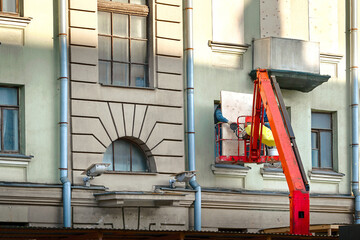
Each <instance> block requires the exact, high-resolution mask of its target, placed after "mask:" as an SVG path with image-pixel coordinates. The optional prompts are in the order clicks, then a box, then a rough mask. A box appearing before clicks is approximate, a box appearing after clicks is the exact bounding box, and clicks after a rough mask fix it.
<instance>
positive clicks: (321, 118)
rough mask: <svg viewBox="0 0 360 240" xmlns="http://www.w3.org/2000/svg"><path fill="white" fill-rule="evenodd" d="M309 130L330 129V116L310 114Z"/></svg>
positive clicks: (326, 114) (327, 114)
mask: <svg viewBox="0 0 360 240" xmlns="http://www.w3.org/2000/svg"><path fill="white" fill-rule="evenodd" d="M311 128H317V129H331V114H329V113H311Z"/></svg>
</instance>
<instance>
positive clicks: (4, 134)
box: [0, 87, 19, 153]
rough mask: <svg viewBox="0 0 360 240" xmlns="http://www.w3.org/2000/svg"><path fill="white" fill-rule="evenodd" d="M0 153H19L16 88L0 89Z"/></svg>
mask: <svg viewBox="0 0 360 240" xmlns="http://www.w3.org/2000/svg"><path fill="white" fill-rule="evenodd" d="M0 122H1V128H0V135H1V138H0V153H18V152H19V98H18V89H17V88H8V87H0Z"/></svg>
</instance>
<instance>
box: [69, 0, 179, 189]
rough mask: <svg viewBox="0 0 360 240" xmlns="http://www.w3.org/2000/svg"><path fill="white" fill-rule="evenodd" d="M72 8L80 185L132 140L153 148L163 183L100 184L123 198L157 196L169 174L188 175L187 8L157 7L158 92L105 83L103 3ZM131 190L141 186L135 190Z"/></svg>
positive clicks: (153, 15) (110, 179) (73, 3)
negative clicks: (124, 193) (115, 148)
mask: <svg viewBox="0 0 360 240" xmlns="http://www.w3.org/2000/svg"><path fill="white" fill-rule="evenodd" d="M69 3H70V5H69V15H70V29H69V32H70V69H71V133H72V134H71V136H72V137H71V149H72V155H71V159H72V167H73V182H74V183H75V184H82V177H81V176H80V173H81V172H82V171H83V170H84V169H86V168H87V167H88V166H90V165H91V164H92V163H97V162H102V158H103V153H104V152H105V150H106V148H107V147H108V146H109V145H110V144H111V143H112V142H113V141H115V140H117V139H118V138H121V137H125V136H126V137H134V138H137V139H139V140H141V142H143V144H145V145H146V148H148V149H149V151H147V152H146V154H147V156H148V157H149V158H153V159H154V161H155V164H156V168H157V173H158V176H153V175H149V176H146V175H142V176H141V177H140V178H139V176H131V175H123V174H119V173H118V174H111V175H105V176H102V177H101V178H98V179H96V180H95V181H94V183H95V184H101V185H105V186H107V187H110V189H116V190H125V189H132V190H136V189H137V190H151V189H152V187H153V185H154V184H156V185H158V184H160V185H161V184H162V185H165V184H167V182H168V177H169V175H167V174H166V173H175V172H180V171H183V170H184V166H185V164H184V109H183V101H184V99H183V76H182V73H183V58H182V56H183V54H182V46H183V44H182V43H183V41H182V7H181V6H182V2H181V1H180V0H177V1H165V0H162V1H160V0H159V1H150V3H151V4H150V16H149V22H150V23H152V26H151V29H152V31H151V32H152V33H151V34H150V38H152V39H153V40H152V41H151V42H153V46H154V51H153V58H154V60H155V64H154V66H155V70H154V72H155V73H154V79H153V80H154V88H150V89H139V88H137V89H136V88H128V87H112V86H103V85H100V84H99V83H98V66H97V62H98V48H97V41H98V40H97V1H96V0H91V1H89V0H88V1H81V0H70V1H69ZM163 174H165V175H163ZM127 180H128V181H127ZM129 182H133V183H134V184H133V185H132V186H131V187H130V186H129V184H128V183H129ZM120 183H123V184H120ZM125 183H126V184H125Z"/></svg>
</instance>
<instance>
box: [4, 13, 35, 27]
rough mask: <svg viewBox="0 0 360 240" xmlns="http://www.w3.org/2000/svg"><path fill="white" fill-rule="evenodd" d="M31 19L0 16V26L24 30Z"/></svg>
mask: <svg viewBox="0 0 360 240" xmlns="http://www.w3.org/2000/svg"><path fill="white" fill-rule="evenodd" d="M31 19H32V18H30V17H15V16H0V25H6V26H11V27H20V28H25V27H26V26H27V25H28V24H29V23H30V22H31Z"/></svg>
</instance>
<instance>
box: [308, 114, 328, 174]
mask: <svg viewBox="0 0 360 240" xmlns="http://www.w3.org/2000/svg"><path fill="white" fill-rule="evenodd" d="M332 135H333V131H332V115H331V113H316V112H313V113H311V159H312V167H313V168H322V169H332V168H333V147H332V145H333V139H332Z"/></svg>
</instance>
